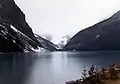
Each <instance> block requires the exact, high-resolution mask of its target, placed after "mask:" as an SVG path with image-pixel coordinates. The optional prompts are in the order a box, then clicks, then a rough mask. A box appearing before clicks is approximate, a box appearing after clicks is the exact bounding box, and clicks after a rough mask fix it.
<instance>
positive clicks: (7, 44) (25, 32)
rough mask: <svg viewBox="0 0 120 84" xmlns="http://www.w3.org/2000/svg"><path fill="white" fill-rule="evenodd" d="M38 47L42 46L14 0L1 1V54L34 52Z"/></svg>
mask: <svg viewBox="0 0 120 84" xmlns="http://www.w3.org/2000/svg"><path fill="white" fill-rule="evenodd" d="M11 26H13V27H14V28H12V27H11ZM38 47H42V46H41V44H40V42H39V41H38V40H37V39H36V37H35V36H34V34H33V32H32V29H31V28H30V26H29V25H28V24H27V22H26V20H25V15H24V13H23V12H22V11H21V9H20V8H19V7H18V6H17V5H16V4H15V2H14V0H0V52H23V51H33V50H32V48H34V49H38Z"/></svg>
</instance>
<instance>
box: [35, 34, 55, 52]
mask: <svg viewBox="0 0 120 84" xmlns="http://www.w3.org/2000/svg"><path fill="white" fill-rule="evenodd" d="M35 37H36V38H37V40H38V41H39V42H40V44H41V45H42V46H43V48H45V49H47V50H50V51H56V50H57V46H56V45H55V44H53V43H52V42H50V41H48V40H46V39H44V38H42V37H41V36H39V35H37V34H35Z"/></svg>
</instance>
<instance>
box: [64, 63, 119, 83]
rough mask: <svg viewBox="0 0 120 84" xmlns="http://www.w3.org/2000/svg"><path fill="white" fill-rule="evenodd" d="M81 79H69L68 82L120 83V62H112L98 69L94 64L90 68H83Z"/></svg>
mask: <svg viewBox="0 0 120 84" xmlns="http://www.w3.org/2000/svg"><path fill="white" fill-rule="evenodd" d="M82 75H83V76H81V79H77V80H75V81H67V82H66V84H120V64H112V65H108V66H106V67H102V68H101V69H99V70H97V69H96V68H95V67H94V65H92V66H91V67H90V70H88V71H87V70H85V69H84V70H83V73H82Z"/></svg>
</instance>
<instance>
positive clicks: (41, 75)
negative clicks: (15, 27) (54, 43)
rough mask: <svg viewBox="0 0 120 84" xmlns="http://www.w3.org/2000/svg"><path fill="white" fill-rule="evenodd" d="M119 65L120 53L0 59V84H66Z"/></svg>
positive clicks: (56, 54) (100, 52)
mask: <svg viewBox="0 0 120 84" xmlns="http://www.w3.org/2000/svg"><path fill="white" fill-rule="evenodd" d="M111 63H120V51H104V52H103V51H95V52H92V51H89V52H88V51H86V52H46V53H44V52H41V53H16V54H1V55H0V84H65V82H66V81H68V80H74V79H77V78H80V77H81V73H82V70H83V69H84V66H86V69H89V67H90V66H91V65H92V64H94V65H96V66H97V67H98V68H100V67H102V66H105V65H108V64H111Z"/></svg>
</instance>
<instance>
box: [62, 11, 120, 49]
mask: <svg viewBox="0 0 120 84" xmlns="http://www.w3.org/2000/svg"><path fill="white" fill-rule="evenodd" d="M64 50H120V11H118V12H117V13H116V14H114V15H113V16H112V17H110V18H108V19H106V20H104V21H101V22H100V23H97V24H95V25H93V26H91V27H89V28H86V29H84V30H82V31H80V32H78V33H77V34H76V35H75V36H74V37H73V38H72V39H71V40H70V41H69V42H68V44H67V45H66V46H65V47H64Z"/></svg>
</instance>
